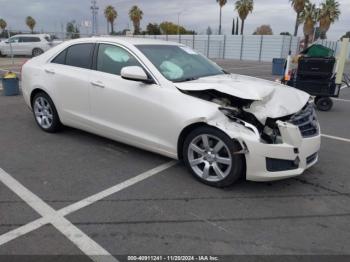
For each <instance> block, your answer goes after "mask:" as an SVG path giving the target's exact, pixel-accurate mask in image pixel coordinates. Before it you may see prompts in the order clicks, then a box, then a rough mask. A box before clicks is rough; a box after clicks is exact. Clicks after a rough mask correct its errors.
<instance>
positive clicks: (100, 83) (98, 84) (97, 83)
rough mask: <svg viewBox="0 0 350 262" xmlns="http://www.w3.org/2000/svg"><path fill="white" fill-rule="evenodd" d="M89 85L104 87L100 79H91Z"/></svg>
mask: <svg viewBox="0 0 350 262" xmlns="http://www.w3.org/2000/svg"><path fill="white" fill-rule="evenodd" d="M91 85H93V86H97V87H100V88H105V85H104V84H103V83H102V82H100V81H92V82H91Z"/></svg>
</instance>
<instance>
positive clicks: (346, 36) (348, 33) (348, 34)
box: [340, 31, 350, 41]
mask: <svg viewBox="0 0 350 262" xmlns="http://www.w3.org/2000/svg"><path fill="white" fill-rule="evenodd" d="M344 38H350V31H348V32H346V33H345V35H343V36H342V37H341V38H340V40H341V41H343V39H344Z"/></svg>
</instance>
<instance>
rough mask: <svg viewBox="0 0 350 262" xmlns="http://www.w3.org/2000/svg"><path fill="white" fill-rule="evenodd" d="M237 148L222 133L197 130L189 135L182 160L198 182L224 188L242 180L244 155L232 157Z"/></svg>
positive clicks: (233, 142) (208, 128)
mask: <svg viewBox="0 0 350 262" xmlns="http://www.w3.org/2000/svg"><path fill="white" fill-rule="evenodd" d="M237 151H239V145H238V143H237V142H235V141H234V140H232V139H231V138H230V137H228V136H227V135H226V134H225V133H223V132H222V131H220V130H218V129H216V128H213V127H200V128H197V129H195V130H194V131H192V132H191V133H190V134H189V135H188V137H187V138H186V140H185V142H184V147H183V156H184V162H185V165H186V166H187V168H188V169H189V170H190V171H191V173H192V174H193V175H194V177H195V178H197V179H199V180H200V181H201V182H203V183H205V184H207V185H211V186H215V187H227V186H230V185H232V184H233V183H234V182H236V181H237V180H238V179H239V178H241V177H242V175H243V172H244V157H243V155H238V154H234V152H237Z"/></svg>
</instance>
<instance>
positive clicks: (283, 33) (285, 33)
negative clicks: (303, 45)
mask: <svg viewBox="0 0 350 262" xmlns="http://www.w3.org/2000/svg"><path fill="white" fill-rule="evenodd" d="M280 35H288V36H291V34H290V33H289V32H281V33H280Z"/></svg>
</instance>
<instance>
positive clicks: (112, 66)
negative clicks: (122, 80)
mask: <svg viewBox="0 0 350 262" xmlns="http://www.w3.org/2000/svg"><path fill="white" fill-rule="evenodd" d="M126 66H140V67H142V66H141V64H140V63H139V62H138V61H137V60H136V58H135V57H134V56H133V55H131V54H130V53H129V52H128V51H126V50H125V49H123V48H121V47H118V46H114V45H109V44H100V45H99V48H98V54H97V67H96V69H97V71H101V72H105V73H109V74H114V75H120V72H121V70H122V68H123V67H126Z"/></svg>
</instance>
